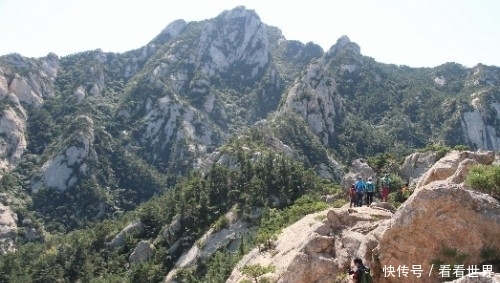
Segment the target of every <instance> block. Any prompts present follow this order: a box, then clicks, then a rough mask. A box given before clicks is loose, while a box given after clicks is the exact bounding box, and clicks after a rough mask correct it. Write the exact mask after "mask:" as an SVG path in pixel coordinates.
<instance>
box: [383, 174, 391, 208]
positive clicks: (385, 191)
mask: <svg viewBox="0 0 500 283" xmlns="http://www.w3.org/2000/svg"><path fill="white" fill-rule="evenodd" d="M381 181H382V192H381V198H382V201H383V202H387V200H388V198H389V186H390V184H391V178H389V174H385V176H384V177H383V178H382V179H381Z"/></svg>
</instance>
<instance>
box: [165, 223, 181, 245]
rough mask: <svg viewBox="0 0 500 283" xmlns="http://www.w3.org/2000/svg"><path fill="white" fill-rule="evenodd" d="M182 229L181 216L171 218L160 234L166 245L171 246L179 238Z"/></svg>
mask: <svg viewBox="0 0 500 283" xmlns="http://www.w3.org/2000/svg"><path fill="white" fill-rule="evenodd" d="M181 231H182V224H181V217H179V216H176V217H174V219H172V222H170V224H169V225H168V226H167V227H165V230H163V232H162V235H163V238H164V239H165V241H166V242H167V244H168V245H170V246H172V245H173V244H174V243H175V242H176V241H177V240H179V238H180V236H181Z"/></svg>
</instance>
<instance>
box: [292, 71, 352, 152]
mask: <svg viewBox="0 0 500 283" xmlns="http://www.w3.org/2000/svg"><path fill="white" fill-rule="evenodd" d="M283 111H294V112H296V113H299V114H300V116H301V117H302V118H303V119H304V121H306V123H307V124H308V125H309V127H310V129H311V130H312V132H313V133H314V134H315V135H317V136H318V137H319V138H320V140H321V142H322V143H323V144H325V145H327V144H329V141H330V139H331V138H332V136H333V134H334V133H335V127H334V120H335V118H336V117H337V116H338V115H340V113H342V111H343V105H342V99H341V97H340V95H339V94H338V93H337V89H336V85H335V81H334V80H332V76H331V74H329V73H328V70H327V68H326V67H325V66H322V65H321V64H312V65H310V66H309V68H308V69H307V70H306V72H305V74H304V75H303V76H302V77H300V78H299V79H298V80H297V81H296V82H295V84H294V85H293V86H292V88H291V89H290V91H289V92H288V95H287V98H286V102H285V106H284V107H283Z"/></svg>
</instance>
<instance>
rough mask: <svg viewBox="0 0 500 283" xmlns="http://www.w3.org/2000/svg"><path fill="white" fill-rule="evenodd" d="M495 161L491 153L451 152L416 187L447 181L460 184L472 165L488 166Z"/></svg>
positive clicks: (433, 166)
mask: <svg viewBox="0 0 500 283" xmlns="http://www.w3.org/2000/svg"><path fill="white" fill-rule="evenodd" d="M494 160H495V153H494V152H492V151H477V152H471V151H463V152H459V151H452V152H451V153H449V154H448V155H446V156H445V157H443V158H441V159H440V160H439V161H438V162H436V163H435V164H434V165H432V167H431V168H430V169H429V170H428V171H427V172H426V173H425V174H424V175H422V177H421V178H420V179H419V181H418V183H417V187H422V186H424V185H427V184H429V183H432V182H434V181H439V180H446V179H448V180H449V181H451V182H454V183H457V184H458V183H461V182H463V181H464V179H465V177H466V173H467V172H468V170H469V169H470V168H471V166H472V165H473V164H484V165H490V164H492V163H493V161H494Z"/></svg>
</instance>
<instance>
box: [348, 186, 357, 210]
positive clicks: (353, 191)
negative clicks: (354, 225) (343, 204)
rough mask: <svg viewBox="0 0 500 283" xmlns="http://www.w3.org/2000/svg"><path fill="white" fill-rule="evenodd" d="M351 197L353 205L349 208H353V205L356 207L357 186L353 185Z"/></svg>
mask: <svg viewBox="0 0 500 283" xmlns="http://www.w3.org/2000/svg"><path fill="white" fill-rule="evenodd" d="M349 197H350V198H351V203H350V204H349V207H350V208H352V205H353V204H354V206H356V188H355V185H354V184H352V186H351V188H350V189H349Z"/></svg>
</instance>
